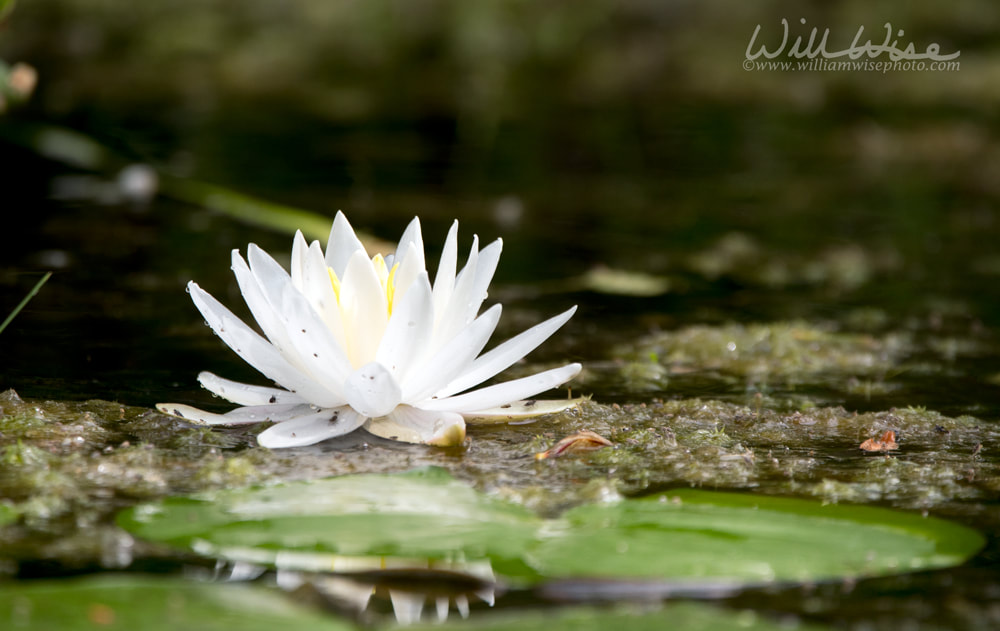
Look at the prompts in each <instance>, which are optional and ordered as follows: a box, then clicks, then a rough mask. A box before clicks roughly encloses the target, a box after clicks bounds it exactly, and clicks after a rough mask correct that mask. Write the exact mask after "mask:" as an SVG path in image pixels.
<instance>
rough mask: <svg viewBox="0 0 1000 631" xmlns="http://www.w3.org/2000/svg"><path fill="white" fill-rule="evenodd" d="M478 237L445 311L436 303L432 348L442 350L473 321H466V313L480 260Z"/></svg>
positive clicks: (474, 238) (445, 306)
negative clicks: (440, 309)
mask: <svg viewBox="0 0 1000 631" xmlns="http://www.w3.org/2000/svg"><path fill="white" fill-rule="evenodd" d="M478 243H479V241H478V237H475V236H473V237H472V250H470V251H469V260H468V262H467V263H466V264H465V267H464V268H463V269H462V271H461V272H460V273H459V274H458V276H457V277H456V279H455V289H454V291H453V292H452V294H451V297H450V298H449V299H448V302H447V303H446V304H445V305H444V309H443V310H442V311H439V310H438V308H437V304H436V301H435V307H434V316H435V318H436V322H435V324H434V340H433V342H432V343H431V347H432V348H434V349H436V348H440V347H441V346H442V345H443V344H445V343H447V342H448V341H449V340H450V339H451V338H453V337H455V335H457V334H458V332H459V331H461V330H462V329H463V328H465V325H467V324H468V323H469V322H471V320H466V319H465V316H466V312H467V311H468V307H469V304H470V302H471V295H472V287H473V284H474V281H475V276H476V262H477V261H478V259H479V250H478V249H476V248H477V246H478Z"/></svg>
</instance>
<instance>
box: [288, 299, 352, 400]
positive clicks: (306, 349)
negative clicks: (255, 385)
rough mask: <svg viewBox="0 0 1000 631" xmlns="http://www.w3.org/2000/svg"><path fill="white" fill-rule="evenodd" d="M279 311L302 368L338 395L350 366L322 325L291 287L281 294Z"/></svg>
mask: <svg viewBox="0 0 1000 631" xmlns="http://www.w3.org/2000/svg"><path fill="white" fill-rule="evenodd" d="M280 310H281V313H282V314H283V315H284V316H285V319H286V320H285V321H286V325H287V326H288V335H289V337H290V338H291V342H292V345H293V346H294V347H295V350H296V351H297V352H298V354H299V357H300V358H301V361H302V362H303V364H304V365H305V367H306V369H307V370H308V371H309V373H310V374H311V375H312V376H313V377H314V378H315V379H316V380H317V381H319V382H320V383H322V384H324V385H325V386H326V388H327V389H328V390H330V391H331V392H333V393H335V394H337V395H341V396H342V393H341V388H340V383H341V382H342V381H343V380H344V379H346V378H347V375H348V374H350V372H351V364H350V362H348V361H347V355H346V354H345V353H344V349H343V348H341V346H340V344H339V343H337V341H336V339H334V336H333V333H332V332H331V331H330V329H329V328H328V327H327V326H326V323H325V322H323V320H322V319H321V318H320V316H319V314H318V313H316V312H315V311H314V310H313V309H312V306H311V305H310V304H309V301H308V300H306V297H305V296H303V295H302V292H300V291H299V290H298V289H295V288H294V287H292V286H291V284H288V285H286V286H285V289H284V291H283V292H282V294H281V305H280Z"/></svg>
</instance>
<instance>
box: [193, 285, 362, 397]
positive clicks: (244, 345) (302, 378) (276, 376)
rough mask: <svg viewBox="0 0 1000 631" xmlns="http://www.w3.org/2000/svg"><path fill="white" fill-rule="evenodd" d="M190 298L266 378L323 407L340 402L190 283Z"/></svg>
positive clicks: (232, 345)
mask: <svg viewBox="0 0 1000 631" xmlns="http://www.w3.org/2000/svg"><path fill="white" fill-rule="evenodd" d="M188 291H189V292H190V293H191V300H192V301H193V302H194V304H195V306H196V307H198V310H199V311H201V314H202V315H203V316H204V317H205V320H206V321H207V322H208V325H209V326H210V327H212V330H213V331H215V334H216V335H218V336H219V337H220V338H222V341H223V342H225V343H226V344H227V345H228V346H229V347H230V348H231V349H233V350H234V351H236V354H237V355H239V356H240V357H242V358H243V361H245V362H247V363H248V364H250V365H251V366H253V367H254V368H256V369H257V370H258V371H260V373H261V374H263V375H264V376H265V377H267V378H268V379H270V380H271V381H274V382H275V383H277V384H278V385H280V386H282V387H283V388H285V389H287V390H290V391H292V392H294V393H296V394H298V395H300V396H301V397H302V398H303V399H305V400H306V401H309V402H310V403H313V404H316V405H319V406H321V407H336V406H337V405H341V404H342V401H341V400H340V397H338V396H336V395H334V394H333V393H331V392H329V391H328V390H327V389H326V388H324V387H322V386H321V385H320V384H317V383H316V382H315V381H314V380H312V379H311V378H309V377H308V376H307V375H305V374H303V373H302V372H301V371H300V370H299V369H298V368H296V367H295V366H293V365H292V364H291V363H289V361H288V360H287V359H286V358H285V357H284V356H282V355H281V353H280V352H279V351H278V349H276V348H275V347H274V346H272V345H271V344H269V343H268V342H267V341H266V340H265V339H264V338H262V337H261V336H260V335H258V334H257V333H255V332H254V331H252V330H251V329H250V327H248V326H247V325H246V324H244V323H243V321H242V320H240V319H239V318H237V317H236V316H235V315H233V313H232V312H231V311H229V309H227V308H225V307H224V306H222V303H220V302H219V301H218V300H216V299H215V298H213V297H212V296H211V295H210V294H209V293H208V292H206V291H205V290H204V289H202V288H201V287H199V286H198V284H197V283H195V282H194V281H192V282H190V283H188Z"/></svg>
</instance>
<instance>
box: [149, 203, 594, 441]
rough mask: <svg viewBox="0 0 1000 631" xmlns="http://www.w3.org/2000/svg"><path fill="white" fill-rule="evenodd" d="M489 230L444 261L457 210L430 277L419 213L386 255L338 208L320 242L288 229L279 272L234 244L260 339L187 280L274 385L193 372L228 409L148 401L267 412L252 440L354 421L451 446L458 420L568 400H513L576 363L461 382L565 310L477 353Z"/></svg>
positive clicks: (513, 356)
mask: <svg viewBox="0 0 1000 631" xmlns="http://www.w3.org/2000/svg"><path fill="white" fill-rule="evenodd" d="M501 245H502V242H501V241H500V240H499V239H497V240H496V241H494V242H493V243H491V244H489V245H487V246H486V247H484V248H483V249H482V250H480V249H479V242H478V238H476V237H473V242H472V249H471V251H470V252H469V257H468V259H467V261H466V263H465V266H464V267H463V268H462V269H461V270H460V271H456V268H457V261H458V222H457V221H456V222H455V223H454V224H452V227H451V229H450V230H449V232H448V236H447V239H446V240H445V245H444V250H443V252H442V254H441V260H440V262H439V263H438V268H437V273H436V276H435V278H434V283H433V285H432V284H431V282H430V278H429V275H428V273H427V269H426V264H425V261H424V246H423V239H422V237H421V233H420V222H419V220H417V219H414V220H413V221H412V222H411V223H410V225H409V226H408V227H407V228H406V230H405V231H404V232H403V236H402V238H401V239H400V240H399V245H398V247H397V248H396V252H395V254H393V255H390V256H388V257H385V258H383V257H382V256H381V255H379V254H376V255H375V256H373V257H369V256H368V253H367V252H366V251H365V249H364V246H363V245H362V244H361V241H359V240H358V238H357V236H356V235H355V233H354V230H353V229H352V228H351V226H350V224H348V222H347V218H346V217H344V215H343V213H337V217H336V219H335V220H334V222H333V228H332V229H331V231H330V239H329V242H328V243H327V248H326V252H325V253H324V252H323V250H322V248H321V247H320V244H319V242H318V241H314V242H313V243H311V244H307V243H306V240H305V238H304V237H303V236H302V234H301V233H297V234H296V235H295V240H294V242H293V245H292V260H291V273H290V274H289V273H288V272H286V271H285V270H284V268H282V267H281V265H279V264H278V263H277V262H276V261H275V260H274V259H273V258H271V257H270V256H269V255H268V254H267V253H266V252H264V251H263V250H261V249H260V248H258V247H257V246H256V245H254V244H250V246H249V247H248V248H247V260H244V259H243V257H242V256H240V254H239V251H237V250H234V251H233V255H232V262H233V271H234V272H235V274H236V280H237V282H238V283H239V287H240V291H241V292H242V294H243V298H244V299H245V300H246V303H247V306H248V307H249V308H250V311H251V313H252V314H253V317H254V318H255V319H256V321H257V324H258V325H259V326H260V328H261V330H262V331H263V332H264V335H266V336H267V337H266V339H265V338H264V337H262V336H261V335H259V334H258V333H256V332H255V331H253V330H252V329H251V328H250V327H249V326H247V325H246V324H245V323H243V322H242V321H241V320H240V319H239V318H237V317H236V316H235V315H233V313H232V312H231V311H229V309H227V308H226V307H224V306H222V304H221V303H219V302H218V301H217V300H216V299H215V298H213V297H212V296H211V295H209V294H208V293H207V292H206V291H205V290H203V289H202V288H201V287H199V286H198V284H197V283H195V282H193V281H192V282H191V283H189V284H188V290H189V291H190V293H191V298H192V300H193V301H194V304H195V306H197V307H198V310H199V311H201V313H202V315H204V316H205V319H206V321H207V323H208V325H209V326H210V327H211V328H212V330H213V331H215V333H216V334H217V335H218V336H219V337H220V338H222V340H223V341H224V342H225V343H226V344H228V345H229V347H230V348H232V349H233V350H234V351H236V353H237V354H239V355H240V357H242V358H243V359H244V360H245V361H246V362H247V363H248V364H250V365H251V366H253V367H254V368H256V369H257V370H258V371H260V372H261V373H262V374H263V375H264V376H266V377H268V378H269V379H271V380H272V381H274V382H275V383H276V384H277V385H279V386H281V388H271V387H264V386H256V385H250V384H244V383H237V382H234V381H229V380H227V379H223V378H222V377H219V376H217V375H214V374H212V373H208V372H203V373H201V374H200V375H198V380H199V381H200V382H201V384H202V385H203V386H204V387H205V388H207V389H208V390H210V391H211V392H213V393H215V394H217V395H218V396H220V397H222V398H224V399H227V400H229V401H232V402H233V403H236V404H238V405H240V406H242V407H238V408H236V409H234V410H232V411H231V412H228V413H226V414H213V413H210V412H205V411H202V410H198V409H196V408H192V407H190V406H185V405H179V404H170V403H161V404H158V405H157V408H159V409H160V411H162V412H164V413H167V414H171V415H174V416H179V417H182V418H185V419H188V420H192V421H196V422H202V423H208V424H213V425H214V424H240V423H258V422H261V421H265V420H267V421H273V422H274V423H276V424H275V425H274V426H272V427H270V428H268V429H266V430H265V431H263V432H262V433H261V434H260V435H259V436H258V437H257V440H258V442H259V443H260V444H261V445H263V446H265V447H272V448H276V447H295V446H300V445H310V444H313V443H317V442H319V441H322V440H325V439H327V438H332V437H334V436H340V435H342V434H346V433H348V432H351V431H353V430H355V429H357V428H359V427H361V426H364V427H365V429H367V430H368V431H370V432H372V433H373V434H376V435H378V436H382V437H386V438H392V439H395V440H401V441H406V442H423V443H430V444H438V445H452V444H457V443H460V442H462V440H464V438H465V421H466V420H473V419H482V420H487V421H488V420H491V419H492V420H496V419H500V420H505V419H509V418H515V417H525V416H532V415H535V414H542V413H549V412H553V411H557V410H560V409H566V408H568V407H571V406H573V405H575V403H576V401H572V400H564V401H559V402H534V401H526V402H525V401H519V399H525V398H528V397H532V396H534V395H536V394H538V393H539V392H543V391H545V390H548V389H550V388H554V387H556V386H558V385H561V384H562V383H564V382H566V381H568V380H569V379H572V378H573V377H574V376H576V375H577V374H578V373H579V372H580V368H581V367H580V364H576V363H574V364H568V365H565V366H562V367H560V368H555V369H552V370H546V371H544V372H540V373H538V374H535V375H532V376H529V377H524V378H521V379H515V380H513V381H508V382H504V383H500V384H496V385H492V386H488V387H483V388H479V389H476V390H470V388H473V387H475V386H477V385H479V384H481V383H483V382H484V381H486V380H488V379H490V378H492V377H494V376H495V375H497V374H499V373H500V372H501V371H503V370H505V369H506V368H508V367H509V366H511V365H512V364H514V363H515V362H516V361H518V360H519V359H521V358H522V357H524V356H525V355H527V354H528V353H530V352H531V351H532V350H534V349H535V348H536V347H537V346H538V345H539V344H541V343H542V342H543V341H545V340H546V339H547V338H548V337H549V336H550V335H552V334H553V333H554V332H555V331H556V330H558V329H559V327H561V326H562V325H563V324H565V323H566V321H567V320H569V319H570V317H571V316H572V315H573V313H574V311H575V310H576V307H573V308H572V309H569V310H567V311H565V312H564V313H561V314H559V315H557V316H555V317H553V318H551V319H549V320H546V321H545V322H542V323H541V324H538V325H536V326H534V327H532V328H530V329H528V330H527V331H524V332H523V333H521V334H520V335H517V336H515V337H514V338H512V339H510V340H507V341H506V342H504V343H502V344H500V345H498V346H496V347H495V348H493V349H491V350H489V351H488V352H486V353H483V354H481V355H480V353H481V352H482V350H483V348H484V347H485V346H486V343H487V341H488V340H489V338H490V336H491V335H492V334H493V331H494V329H495V328H496V326H497V322H498V321H499V319H500V310H501V308H500V305H494V306H492V307H490V308H489V309H487V310H486V311H484V312H483V313H482V314H480V313H479V309H480V307H481V306H482V304H483V301H484V300H485V299H486V290H487V288H488V286H489V283H490V281H491V280H492V278H493V273H494V271H495V270H496V266H497V262H498V260H499V258H500V249H501Z"/></svg>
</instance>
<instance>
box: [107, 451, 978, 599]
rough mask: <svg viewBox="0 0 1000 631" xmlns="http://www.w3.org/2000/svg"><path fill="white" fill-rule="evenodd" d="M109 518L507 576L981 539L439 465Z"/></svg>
mask: <svg viewBox="0 0 1000 631" xmlns="http://www.w3.org/2000/svg"><path fill="white" fill-rule="evenodd" d="M119 524H120V525H121V526H122V527H124V528H126V529H127V530H129V531H130V532H132V533H133V534H135V535H137V536H139V537H143V538H146V539H152V540H156V541H162V542H165V543H170V544H174V545H178V546H183V547H187V548H190V549H193V550H195V551H197V552H199V553H202V554H206V555H209V556H216V557H222V558H225V559H229V560H241V561H250V562H256V563H263V564H269V565H281V566H282V567H289V564H291V567H293V568H297V569H309V570H330V569H333V568H334V567H335V564H336V562H337V558H338V556H351V557H358V556H366V557H371V556H375V557H400V558H404V559H418V560H420V559H422V560H424V561H426V560H445V561H449V562H450V561H457V562H464V561H478V560H488V561H489V562H490V563H491V564H492V567H493V570H494V571H495V572H496V573H497V574H499V575H501V576H503V577H505V578H507V579H508V580H514V581H518V580H520V581H537V580H539V579H549V578H562V577H584V578H602V579H620V578H630V579H650V580H669V581H680V582H685V583H687V582H692V581H709V582H712V583H715V584H717V583H719V582H723V583H729V584H734V585H735V584H745V583H760V582H770V581H813V580H824V579H833V578H846V577H859V576H875V575H882V574H891V573H896V572H906V571H912V570H919V569H928V568H939V567H946V566H950V565H955V564H958V563H962V562H963V561H964V560H966V559H967V558H969V557H970V556H971V555H972V554H974V553H975V552H976V551H977V550H979V549H980V548H981V547H982V545H983V543H984V541H983V538H982V537H981V536H980V535H979V534H978V533H977V532H975V531H973V530H970V529H968V528H966V527H964V526H960V525H957V524H953V523H951V522H947V521H943V520H939V519H934V518H927V517H921V516H919V515H914V514H910V513H901V512H898V511H892V510H888V509H882V508H874V507H865V506H849V505H823V504H820V503H817V502H812V501H809V500H799V499H788V498H775V497H765V496H757V495H746V494H737V493H716V492H709V491H698V490H690V489H687V490H679V491H672V492H669V493H665V494H661V495H657V496H652V497H648V498H643V499H634V500H624V501H621V502H618V503H613V504H594V505H586V506H580V507H577V508H574V509H572V510H569V511H567V512H566V513H564V514H563V515H562V516H561V517H560V518H558V519H551V520H543V519H541V518H539V517H537V516H535V515H533V514H532V513H530V512H528V511H527V510H525V509H524V508H522V507H520V506H517V505H513V504H509V503H506V502H502V501H499V500H495V499H492V498H489V497H487V496H484V495H482V494H479V493H477V492H476V491H474V490H473V489H471V488H469V487H468V486H466V485H464V484H462V483H461V482H458V481H456V480H455V479H453V478H452V477H451V476H449V475H448V474H447V473H446V472H444V471H443V470H440V469H425V470H419V471H415V472H410V473H406V474H400V475H356V476H345V477H341V478H333V479H327V480H320V481H315V482H303V483H293V484H286V485H282V486H274V487H267V488H259V489H241V490H226V491H217V492H213V493H208V494H202V495H198V496H195V497H193V498H172V499H167V500H164V501H162V502H158V503H152V504H145V505H140V506H138V507H135V508H133V509H130V510H128V511H126V512H124V513H122V514H121V515H120V516H119ZM279 561H280V563H279Z"/></svg>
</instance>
